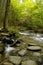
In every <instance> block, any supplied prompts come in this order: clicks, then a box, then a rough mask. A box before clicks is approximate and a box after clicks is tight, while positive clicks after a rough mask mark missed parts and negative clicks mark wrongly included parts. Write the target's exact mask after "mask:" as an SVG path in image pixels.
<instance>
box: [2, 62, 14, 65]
mask: <svg viewBox="0 0 43 65" xmlns="http://www.w3.org/2000/svg"><path fill="white" fill-rule="evenodd" d="M3 64H4V65H13V64H12V63H10V62H4V63H3Z"/></svg>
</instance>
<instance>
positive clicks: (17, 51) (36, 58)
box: [0, 31, 43, 65]
mask: <svg viewBox="0 0 43 65" xmlns="http://www.w3.org/2000/svg"><path fill="white" fill-rule="evenodd" d="M19 34H20V35H21V38H20V39H19V40H17V42H16V43H15V44H14V45H13V46H10V44H7V45H6V47H5V51H4V57H5V60H4V61H2V62H1V64H0V65H2V64H3V65H43V34H38V33H37V34H36V33H29V32H28V31H24V32H19ZM13 40H14V39H13ZM1 46H3V45H2V44H1V41H0V49H1ZM1 56H2V54H1V50H0V61H1Z"/></svg>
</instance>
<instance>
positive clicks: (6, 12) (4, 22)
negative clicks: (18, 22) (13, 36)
mask: <svg viewBox="0 0 43 65" xmlns="http://www.w3.org/2000/svg"><path fill="white" fill-rule="evenodd" d="M9 5H10V0H6V7H5V16H4V21H3V29H6V18H7V14H8V8H9Z"/></svg>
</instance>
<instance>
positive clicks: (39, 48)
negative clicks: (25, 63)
mask: <svg viewBox="0 0 43 65" xmlns="http://www.w3.org/2000/svg"><path fill="white" fill-rule="evenodd" d="M27 50H30V51H41V47H40V46H29V47H28V48H27Z"/></svg>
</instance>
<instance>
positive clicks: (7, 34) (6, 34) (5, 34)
mask: <svg viewBox="0 0 43 65" xmlns="http://www.w3.org/2000/svg"><path fill="white" fill-rule="evenodd" d="M0 35H1V36H9V33H1V34H0Z"/></svg>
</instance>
